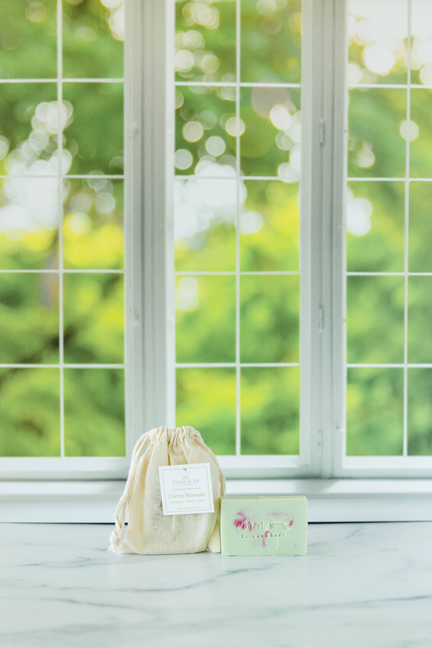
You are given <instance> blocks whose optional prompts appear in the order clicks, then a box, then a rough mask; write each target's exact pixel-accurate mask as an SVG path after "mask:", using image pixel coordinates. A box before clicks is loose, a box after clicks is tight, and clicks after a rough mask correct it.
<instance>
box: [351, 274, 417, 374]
mask: <svg viewBox="0 0 432 648" xmlns="http://www.w3.org/2000/svg"><path fill="white" fill-rule="evenodd" d="M404 294H405V291H404V278H403V277H397V276H396V277H391V276H385V277H348V280H347V340H348V362H349V363H353V364H357V363H358V364H363V363H379V364H381V363H383V364H385V363H401V362H403V359H404Z"/></svg>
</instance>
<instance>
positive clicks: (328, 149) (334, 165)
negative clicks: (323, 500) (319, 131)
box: [321, 0, 347, 477]
mask: <svg viewBox="0 0 432 648" xmlns="http://www.w3.org/2000/svg"><path fill="white" fill-rule="evenodd" d="M324 5H325V8H324V11H325V15H324V19H323V21H322V30H323V56H322V61H323V75H322V83H323V116H324V123H325V142H324V145H323V159H322V205H323V207H322V240H321V245H322V290H323V296H322V299H323V307H324V312H325V314H326V316H325V324H324V329H323V336H322V337H323V340H322V343H323V354H322V367H321V368H322V373H321V376H322V388H321V398H322V404H323V406H322V430H323V451H322V473H321V474H322V476H323V477H332V476H333V475H334V474H335V472H337V470H338V468H339V466H340V465H341V462H342V458H343V456H344V454H345V447H344V446H345V431H344V427H345V424H344V421H345V414H344V412H345V371H346V370H345V346H346V345H345V326H344V312H345V280H344V278H345V266H344V263H345V218H344V205H345V185H346V160H345V156H346V111H345V106H346V103H345V92H346V58H347V54H346V27H345V25H346V0H333V2H326V3H324Z"/></svg>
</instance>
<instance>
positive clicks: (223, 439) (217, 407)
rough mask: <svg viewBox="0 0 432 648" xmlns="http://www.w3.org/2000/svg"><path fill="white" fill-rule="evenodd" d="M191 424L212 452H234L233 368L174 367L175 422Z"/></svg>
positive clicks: (234, 374) (234, 387)
mask: <svg viewBox="0 0 432 648" xmlns="http://www.w3.org/2000/svg"><path fill="white" fill-rule="evenodd" d="M191 424H193V427H195V428H196V429H197V430H199V431H200V432H201V434H202V436H203V439H204V441H205V442H206V444H207V445H208V446H209V447H210V448H211V449H212V451H213V452H214V453H215V454H220V455H230V454H231V455H232V454H235V438H236V433H235V425H236V371H235V369H223V368H219V369H177V408H176V425H178V426H182V425H191Z"/></svg>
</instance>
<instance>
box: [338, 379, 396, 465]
mask: <svg viewBox="0 0 432 648" xmlns="http://www.w3.org/2000/svg"><path fill="white" fill-rule="evenodd" d="M403 380H404V377H403V369H382V368H376V367H367V368H360V369H358V368H355V369H354V368H351V369H348V385H347V441H346V443H347V447H346V453H347V455H348V456H386V455H401V454H402V446H403Z"/></svg>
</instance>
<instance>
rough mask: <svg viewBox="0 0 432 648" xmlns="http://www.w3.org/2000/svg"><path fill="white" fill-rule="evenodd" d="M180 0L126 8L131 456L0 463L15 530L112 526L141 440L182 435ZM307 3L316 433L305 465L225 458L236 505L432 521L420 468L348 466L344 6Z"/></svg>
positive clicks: (306, 142) (307, 228)
mask: <svg viewBox="0 0 432 648" xmlns="http://www.w3.org/2000/svg"><path fill="white" fill-rule="evenodd" d="M171 1H173V0H164V1H162V0H126V4H127V11H126V25H127V32H128V35H129V36H128V40H126V46H125V61H126V63H125V93H126V112H125V121H126V123H125V133H126V135H125V146H126V151H127V154H126V169H125V175H126V176H127V183H126V188H127V190H126V195H125V223H126V230H127V233H126V238H127V240H129V242H130V244H129V246H128V248H127V254H126V276H128V277H129V278H128V280H127V284H126V300H127V309H126V339H127V342H126V363H129V372H128V374H127V388H126V390H127V400H126V421H127V456H126V458H125V459H115V458H114V459H109V458H107V459H101V460H99V459H97V460H96V461H95V460H93V459H91V458H89V459H88V460H87V458H84V459H72V458H62V459H61V460H58V459H53V460H51V459H42V460H40V459H36V460H35V461H33V460H32V459H26V458H19V459H18V458H17V459H0V475H1V479H2V480H4V481H2V482H0V520H3V521H45V522H55V521H70V522H92V521H93V522H110V521H111V520H112V515H113V508H114V507H115V504H116V501H117V499H118V497H119V495H120V493H121V491H122V488H123V483H124V482H123V480H124V478H125V476H126V474H127V468H128V463H129V458H130V453H131V449H132V447H133V444H134V443H135V441H136V439H137V438H138V437H139V436H140V435H141V434H142V432H144V431H145V430H147V429H150V428H151V427H154V426H157V425H160V424H161V423H162V424H163V423H164V422H165V421H167V423H168V424H171V425H173V424H174V421H173V420H172V409H171V410H170V409H169V405H170V403H171V408H172V403H173V402H174V400H173V399H174V393H173V373H172V372H173V366H174V365H173V358H172V353H173V339H174V326H175V321H174V317H173V312H172V304H173V299H172V296H173V285H174V264H173V245H172V244H173V231H172V230H173V219H172V209H171V194H170V191H171V189H170V187H171V185H172V179H173V174H172V168H171V166H170V164H168V162H167V161H168V160H171V159H172V143H173V133H174V123H173V116H174V115H173V112H174V111H173V110H172V105H173V104H172V101H171V99H172V93H173V90H174V84H173V83H172V78H173V75H172V63H171V62H172V51H170V48H171V47H172V45H173V38H172V34H173V29H174V24H173V14H172V12H170V11H169V9H168V3H169V2H171ZM303 1H304V5H303V7H304V9H303V13H304V15H307V14H308V12H311V9H312V7H313V13H312V15H311V20H310V21H307V20H306V21H305V23H304V31H303V39H304V40H303V50H302V57H303V74H302V115H303V142H302V146H303V162H302V164H303V168H302V188H301V192H302V219H303V222H302V225H301V227H302V233H301V236H302V237H305V236H306V237H309V241H310V244H309V246H308V249H307V250H306V251H305V250H303V254H302V263H303V264H305V265H306V263H308V266H309V274H303V275H302V276H303V282H302V301H303V304H302V309H303V310H302V316H303V321H302V332H301V335H302V336H303V340H305V338H306V343H305V344H303V350H302V356H301V365H302V370H303V372H304V371H305V370H306V371H308V372H309V374H310V379H309V390H308V393H307V394H304V393H303V394H302V399H303V402H302V416H303V417H305V416H306V417H307V418H306V420H307V423H306V424H305V419H303V428H302V432H301V434H302V437H301V461H300V462H299V461H294V462H293V461H292V460H288V461H287V458H285V457H283V458H276V461H275V458H270V459H263V458H261V457H260V458H257V457H251V458H241V461H238V459H235V458H232V457H221V464H222V467H223V469H224V472H225V474H226V476H227V478H228V493H231V494H269V495H270V494H295V493H302V494H306V495H307V496H308V497H309V498H310V503H311V508H310V519H311V520H312V521H314V520H315V521H326V520H330V521H340V520H344V521H350V520H368V519H370V520H380V519H386V520H390V519H392V520H395V519H400V520H402V519H406V520H408V519H415V520H419V519H432V481H430V480H425V479H415V480H407V479H400V477H417V478H424V477H430V476H432V469H431V467H430V465H429V466H428V467H426V466H424V467H422V466H421V463H422V458H419V461H418V462H417V463H416V465H415V466H414V465H413V466H412V467H410V466H406V465H405V466H403V467H401V466H398V465H397V458H395V459H394V460H393V458H392V463H391V465H387V466H386V463H388V462H386V461H383V460H382V459H380V464H379V466H377V465H376V463H375V461H374V460H372V461H371V460H370V458H368V459H367V464H368V465H367V466H366V465H362V463H361V461H357V459H358V458H349V461H348V463H347V459H346V458H344V456H343V455H344V435H345V432H344V428H345V425H344V422H343V421H344V407H345V406H344V391H345V387H344V377H345V370H344V355H345V351H344V339H345V337H344V316H343V313H344V299H345V297H344V262H345V261H344V258H345V257H344V254H345V250H344V246H345V231H344V196H345V187H346V170H345V169H346V163H345V155H346V132H345V131H346V103H345V99H346V92H347V91H346V85H345V61H346V58H347V47H346V32H345V21H346V0H303ZM309 15H310V14H309ZM167 79H168V82H167ZM308 118H309V119H308ZM306 123H308V124H309V128H306V127H305V126H306ZM341 124H344V128H341V127H340V125H341ZM167 188H168V190H167ZM305 252H306V254H305ZM309 262H310V263H309ZM305 265H304V266H303V267H302V270H303V271H304V267H305ZM305 278H306V279H307V280H306V281H305ZM161 295H162V296H165V298H161ZM337 386H339V388H338V387H337ZM306 404H307V405H306ZM288 459H290V458H288ZM360 459H361V458H360ZM384 459H387V458H384ZM56 463H57V465H56ZM347 477H356V478H357V479H349V480H347V479H346V478H347ZM386 478H387V479H386ZM397 478H398V479H397ZM49 480H53V481H49ZM35 504H36V506H35ZM66 505H67V506H66Z"/></svg>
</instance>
